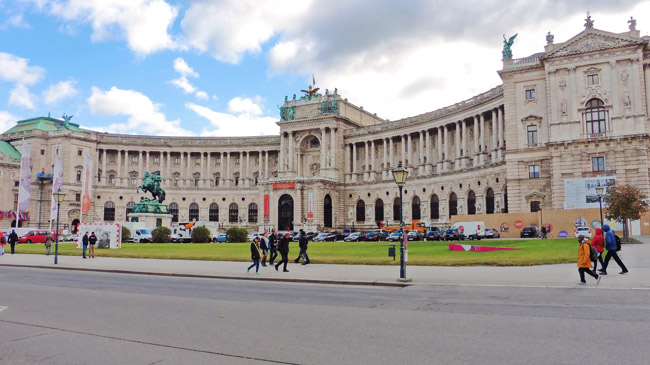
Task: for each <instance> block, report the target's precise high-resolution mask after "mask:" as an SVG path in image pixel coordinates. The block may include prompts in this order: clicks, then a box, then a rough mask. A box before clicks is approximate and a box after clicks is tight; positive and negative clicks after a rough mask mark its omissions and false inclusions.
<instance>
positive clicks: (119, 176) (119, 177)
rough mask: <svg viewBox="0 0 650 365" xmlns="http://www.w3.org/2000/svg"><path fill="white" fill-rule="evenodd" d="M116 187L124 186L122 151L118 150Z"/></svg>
mask: <svg viewBox="0 0 650 365" xmlns="http://www.w3.org/2000/svg"><path fill="white" fill-rule="evenodd" d="M115 185H117V186H122V150H117V171H116V172H115Z"/></svg>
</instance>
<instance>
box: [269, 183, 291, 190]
mask: <svg viewBox="0 0 650 365" xmlns="http://www.w3.org/2000/svg"><path fill="white" fill-rule="evenodd" d="M295 188H296V183H295V182H289V183H275V184H273V189H295Z"/></svg>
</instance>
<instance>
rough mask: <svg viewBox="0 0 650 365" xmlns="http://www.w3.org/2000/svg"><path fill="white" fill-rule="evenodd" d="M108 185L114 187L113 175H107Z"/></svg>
mask: <svg viewBox="0 0 650 365" xmlns="http://www.w3.org/2000/svg"><path fill="white" fill-rule="evenodd" d="M108 183H109V184H111V185H115V175H108Z"/></svg>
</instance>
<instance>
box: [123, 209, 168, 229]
mask: <svg viewBox="0 0 650 365" xmlns="http://www.w3.org/2000/svg"><path fill="white" fill-rule="evenodd" d="M127 219H128V220H129V222H142V223H144V226H145V227H148V228H151V227H160V226H164V227H169V228H171V227H172V215H171V214H162V213H129V216H128V217H127Z"/></svg>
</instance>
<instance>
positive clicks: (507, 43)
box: [501, 33, 519, 61]
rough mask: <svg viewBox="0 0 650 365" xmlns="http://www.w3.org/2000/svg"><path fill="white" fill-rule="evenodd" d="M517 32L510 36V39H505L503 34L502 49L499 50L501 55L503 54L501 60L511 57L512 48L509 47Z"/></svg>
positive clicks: (507, 59) (513, 41)
mask: <svg viewBox="0 0 650 365" xmlns="http://www.w3.org/2000/svg"><path fill="white" fill-rule="evenodd" d="M518 34H519V33H516V34H515V35H513V36H512V37H510V39H507V40H506V35H505V34H504V35H503V51H502V52H501V53H502V55H503V58H502V60H503V61H509V60H511V59H512V49H511V47H512V44H513V43H515V38H517V35H518Z"/></svg>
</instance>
